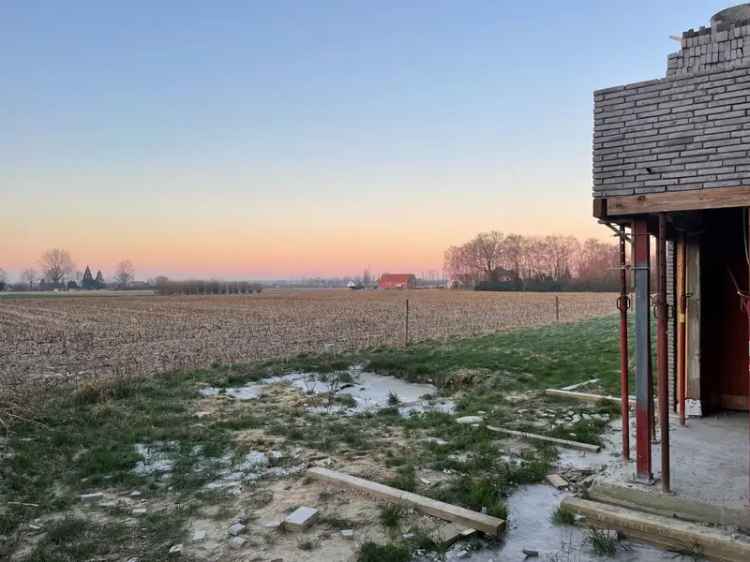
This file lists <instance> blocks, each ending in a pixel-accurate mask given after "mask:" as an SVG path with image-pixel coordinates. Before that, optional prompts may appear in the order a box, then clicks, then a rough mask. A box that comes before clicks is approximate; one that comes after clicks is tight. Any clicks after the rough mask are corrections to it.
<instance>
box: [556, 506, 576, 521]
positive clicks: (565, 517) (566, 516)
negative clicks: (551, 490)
mask: <svg viewBox="0 0 750 562" xmlns="http://www.w3.org/2000/svg"><path fill="white" fill-rule="evenodd" d="M552 522H553V523H554V524H555V525H575V522H576V518H575V514H574V513H573V512H572V511H571V510H569V509H566V508H565V507H563V506H558V507H557V509H555V511H553V512H552Z"/></svg>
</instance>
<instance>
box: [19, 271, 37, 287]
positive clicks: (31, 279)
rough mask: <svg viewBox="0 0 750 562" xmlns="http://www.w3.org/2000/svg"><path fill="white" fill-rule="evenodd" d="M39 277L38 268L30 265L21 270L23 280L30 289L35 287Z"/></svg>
mask: <svg viewBox="0 0 750 562" xmlns="http://www.w3.org/2000/svg"><path fill="white" fill-rule="evenodd" d="M38 278H39V275H38V274H37V272H36V269H34V268H33V267H29V268H27V269H24V270H23V271H22V272H21V281H22V282H23V283H25V284H27V285H28V286H29V289H33V288H34V283H36V280H37V279H38Z"/></svg>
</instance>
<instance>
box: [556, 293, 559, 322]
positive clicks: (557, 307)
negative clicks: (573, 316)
mask: <svg viewBox="0 0 750 562" xmlns="http://www.w3.org/2000/svg"><path fill="white" fill-rule="evenodd" d="M555 322H557V323H558V324H559V323H560V297H559V296H557V295H555Z"/></svg>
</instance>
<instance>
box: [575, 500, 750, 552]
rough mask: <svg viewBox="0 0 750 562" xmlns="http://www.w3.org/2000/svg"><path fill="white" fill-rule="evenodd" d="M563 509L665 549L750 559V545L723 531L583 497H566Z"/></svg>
mask: <svg viewBox="0 0 750 562" xmlns="http://www.w3.org/2000/svg"><path fill="white" fill-rule="evenodd" d="M561 506H562V507H563V508H565V509H569V510H571V511H574V512H577V513H580V514H582V515H585V516H586V521H587V523H588V524H589V525H592V526H594V527H599V528H604V529H613V528H614V529H617V530H618V531H622V533H623V534H624V535H625V536H627V537H631V538H636V539H639V540H642V541H645V542H648V543H651V544H654V545H656V546H659V547H662V548H669V549H676V550H694V549H696V548H698V549H700V552H701V553H702V555H703V556H704V557H705V558H707V559H709V560H721V561H723V562H745V561H747V560H750V542H747V541H740V540H737V538H736V537H733V536H732V535H731V534H729V533H727V532H724V531H722V530H721V529H717V528H712V527H707V526H705V525H699V524H696V523H689V522H687V521H681V520H679V519H674V518H668V517H662V516H659V515H653V514H650V513H645V512H643V511H636V510H633V509H625V508H622V507H617V506H613V505H608V504H604V503H599V502H594V501H590V500H584V499H581V498H574V497H568V498H565V499H564V500H563V501H562V504H561Z"/></svg>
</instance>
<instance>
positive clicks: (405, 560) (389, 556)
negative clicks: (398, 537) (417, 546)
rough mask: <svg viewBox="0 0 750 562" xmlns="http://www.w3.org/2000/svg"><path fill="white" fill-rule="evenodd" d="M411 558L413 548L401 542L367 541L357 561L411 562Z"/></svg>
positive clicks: (360, 550)
mask: <svg viewBox="0 0 750 562" xmlns="http://www.w3.org/2000/svg"><path fill="white" fill-rule="evenodd" d="M411 559H412V553H411V550H410V549H409V548H408V547H407V546H404V545H399V544H376V543H374V542H366V543H364V544H363V545H362V547H361V548H360V549H359V553H358V554H357V562H409V561H410V560H411Z"/></svg>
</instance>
